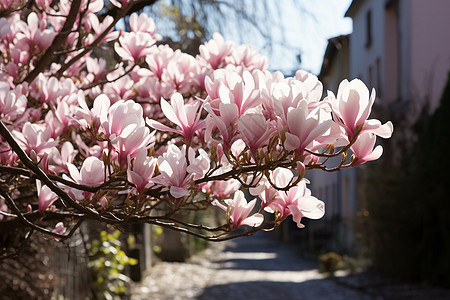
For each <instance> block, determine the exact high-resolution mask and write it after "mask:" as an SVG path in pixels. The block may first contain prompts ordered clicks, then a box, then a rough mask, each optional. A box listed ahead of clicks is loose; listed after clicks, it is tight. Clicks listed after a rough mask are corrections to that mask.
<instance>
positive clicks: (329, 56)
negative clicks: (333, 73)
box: [319, 34, 350, 78]
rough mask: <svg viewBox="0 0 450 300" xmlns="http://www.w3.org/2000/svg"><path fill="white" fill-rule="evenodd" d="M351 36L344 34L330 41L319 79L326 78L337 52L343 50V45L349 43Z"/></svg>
mask: <svg viewBox="0 0 450 300" xmlns="http://www.w3.org/2000/svg"><path fill="white" fill-rule="evenodd" d="M349 37H350V34H343V35H339V36H335V37H332V38H329V39H328V45H327V49H326V50H325V54H324V56H323V61H322V67H321V68H320V73H319V78H321V77H322V76H324V75H325V74H326V73H327V71H328V68H329V66H330V64H331V62H332V61H333V59H334V57H335V55H336V54H337V52H338V51H339V50H340V49H341V48H342V43H344V42H345V41H348V39H349Z"/></svg>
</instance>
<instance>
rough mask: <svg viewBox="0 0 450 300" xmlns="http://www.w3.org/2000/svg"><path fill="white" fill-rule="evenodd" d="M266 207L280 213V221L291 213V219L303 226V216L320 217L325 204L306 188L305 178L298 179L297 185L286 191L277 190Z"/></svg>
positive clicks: (323, 211) (300, 226) (323, 212)
mask: <svg viewBox="0 0 450 300" xmlns="http://www.w3.org/2000/svg"><path fill="white" fill-rule="evenodd" d="M268 207H269V208H270V209H272V210H273V211H279V212H280V213H281V216H280V220H281V221H282V220H284V219H286V217H287V216H289V215H292V219H293V220H294V222H296V223H297V226H298V227H299V228H303V227H305V226H304V225H303V224H302V223H301V219H302V218H303V217H306V218H309V219H320V218H321V217H323V215H324V214H325V204H324V203H323V202H322V201H320V200H318V199H317V198H316V197H314V196H311V191H310V190H309V189H307V188H306V181H305V180H302V181H300V183H299V184H298V185H297V186H295V187H293V188H291V189H290V190H289V191H287V192H283V191H280V192H278V195H277V196H276V198H275V200H274V201H272V203H270V205H269V206H268Z"/></svg>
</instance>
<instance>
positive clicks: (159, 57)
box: [145, 45, 181, 79]
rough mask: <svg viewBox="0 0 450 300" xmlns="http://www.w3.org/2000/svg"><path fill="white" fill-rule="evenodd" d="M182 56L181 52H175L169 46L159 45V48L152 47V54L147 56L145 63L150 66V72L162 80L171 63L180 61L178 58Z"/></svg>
mask: <svg viewBox="0 0 450 300" xmlns="http://www.w3.org/2000/svg"><path fill="white" fill-rule="evenodd" d="M180 55H181V51H180V50H176V51H173V49H172V48H170V47H169V45H159V46H158V47H152V52H151V53H150V54H149V55H147V57H146V58H145V62H146V63H147V64H148V68H149V69H150V71H152V72H153V74H154V75H155V76H156V77H157V78H159V79H161V78H162V74H163V72H164V70H165V69H166V68H167V65H168V64H169V61H174V60H178V56H180Z"/></svg>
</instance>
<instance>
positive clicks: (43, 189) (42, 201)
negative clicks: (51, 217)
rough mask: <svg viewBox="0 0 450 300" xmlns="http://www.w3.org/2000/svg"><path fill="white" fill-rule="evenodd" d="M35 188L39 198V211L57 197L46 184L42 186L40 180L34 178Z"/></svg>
mask: <svg viewBox="0 0 450 300" xmlns="http://www.w3.org/2000/svg"><path fill="white" fill-rule="evenodd" d="M36 188H37V194H38V199H39V203H38V208H39V210H40V211H44V210H46V209H47V208H49V207H50V205H52V204H53V202H55V201H56V200H57V199H58V195H56V194H55V193H54V192H52V190H51V189H50V188H49V187H48V186H46V185H44V186H42V184H41V181H40V180H36Z"/></svg>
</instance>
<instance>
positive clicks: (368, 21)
mask: <svg viewBox="0 0 450 300" xmlns="http://www.w3.org/2000/svg"><path fill="white" fill-rule="evenodd" d="M371 45H372V12H371V11H370V10H369V11H367V14H366V47H367V48H368V47H370V46H371Z"/></svg>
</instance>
